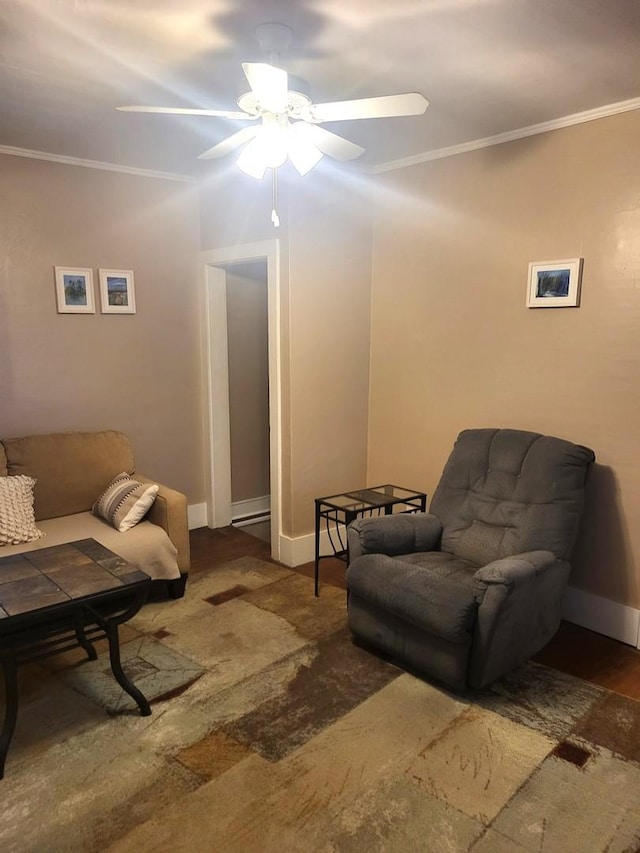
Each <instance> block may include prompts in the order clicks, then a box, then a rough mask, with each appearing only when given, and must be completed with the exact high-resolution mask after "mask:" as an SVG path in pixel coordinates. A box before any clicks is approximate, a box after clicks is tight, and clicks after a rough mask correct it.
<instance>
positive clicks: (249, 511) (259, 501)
mask: <svg viewBox="0 0 640 853" xmlns="http://www.w3.org/2000/svg"><path fill="white" fill-rule="evenodd" d="M270 511H271V496H270V495H264V496H263V497H261V498H249V500H247V501H236V502H235V503H232V504H231V520H232V523H235V522H237V521H239V520H241V519H243V518H249V517H250V516H252V515H269V512H270Z"/></svg>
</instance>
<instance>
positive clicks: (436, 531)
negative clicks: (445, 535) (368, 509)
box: [347, 512, 442, 561]
mask: <svg viewBox="0 0 640 853" xmlns="http://www.w3.org/2000/svg"><path fill="white" fill-rule="evenodd" d="M347 535H348V541H349V560H350V561H351V560H355V559H356V557H361V556H362V555H363V554H386V555H387V556H389V557H395V556H398V555H399V554H411V553H414V552H416V551H433V550H436V549H438V548H439V546H440V537H441V535H442V524H441V523H440V520H439V519H438V518H436V516H435V515H431V514H430V513H424V512H415V513H405V512H402V513H397V514H396V515H380V516H376V517H374V518H358V519H356V520H355V521H352V522H351V524H350V525H349V530H348V534H347Z"/></svg>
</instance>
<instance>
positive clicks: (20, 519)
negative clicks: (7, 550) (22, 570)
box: [0, 476, 44, 545]
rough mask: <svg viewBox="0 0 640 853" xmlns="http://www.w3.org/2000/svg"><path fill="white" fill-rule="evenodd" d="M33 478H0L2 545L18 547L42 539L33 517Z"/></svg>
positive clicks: (0, 535) (0, 531)
mask: <svg viewBox="0 0 640 853" xmlns="http://www.w3.org/2000/svg"><path fill="white" fill-rule="evenodd" d="M35 482H36V481H35V480H34V479H33V478H32V477H25V476H18V477H0V545H17V544H20V543H23V542H31V541H32V540H34V539H40V538H41V537H42V536H44V534H43V533H42V532H41V531H40V530H38V528H37V527H36V522H35V518H34V515H33V487H34V485H35Z"/></svg>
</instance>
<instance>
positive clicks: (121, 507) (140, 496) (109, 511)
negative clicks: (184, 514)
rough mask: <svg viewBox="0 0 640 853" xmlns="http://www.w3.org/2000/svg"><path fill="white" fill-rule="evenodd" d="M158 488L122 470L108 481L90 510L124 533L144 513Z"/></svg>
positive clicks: (140, 518)
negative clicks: (140, 481) (135, 478)
mask: <svg viewBox="0 0 640 853" xmlns="http://www.w3.org/2000/svg"><path fill="white" fill-rule="evenodd" d="M159 488H160V486H156V485H155V484H153V485H150V484H148V483H139V482H138V481H137V480H134V479H132V478H131V477H130V476H129V475H128V474H126V473H124V472H123V473H122V474H118V476H117V477H116V478H115V479H114V480H112V481H111V483H109V485H108V486H107V488H106V489H105V490H104V492H103V493H102V494H101V495H100V497H99V498H98V500H97V501H96V502H95V503H94V505H93V507H92V508H91V512H92V513H93V514H94V515H97V516H99V517H100V518H104V519H105V521H108V522H109V523H110V524H112V525H113V526H114V527H115V529H116V530H119V531H120V533H124V532H125V531H127V530H130V529H131V528H132V527H135V525H136V524H137V523H138V522H139V521H141V520H142V518H143V517H144V516H145V515H146V513H147V512H148V511H149V509H150V507H151V505H152V503H153V502H154V500H155V499H156V495H157V494H158V490H159Z"/></svg>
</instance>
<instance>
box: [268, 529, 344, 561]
mask: <svg viewBox="0 0 640 853" xmlns="http://www.w3.org/2000/svg"><path fill="white" fill-rule="evenodd" d="M343 536H344V533H343ZM320 553H321V554H322V555H323V556H328V555H330V554H332V553H333V548H332V547H331V540H330V539H329V534H328V533H327V531H326V530H323V531H322V532H321V533H320ZM315 557H316V537H315V535H314V534H313V533H308V534H307V535H306V536H297V537H296V538H295V539H292V538H291V537H290V536H281V537H280V562H281V563H284V564H285V566H289V567H291V568H294V567H295V566H302V565H303V564H304V563H310V562H311V561H312V560H315Z"/></svg>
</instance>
